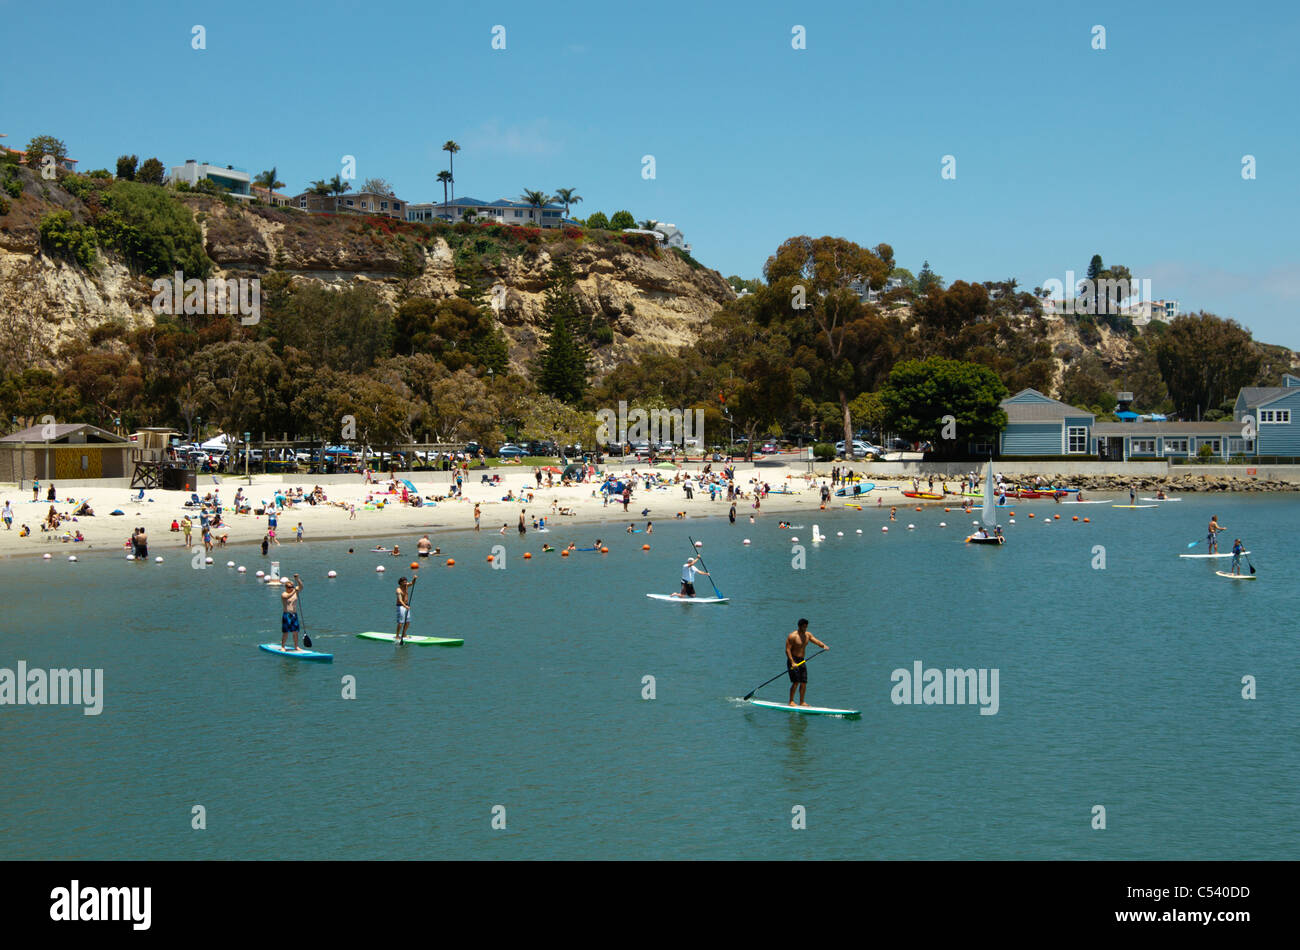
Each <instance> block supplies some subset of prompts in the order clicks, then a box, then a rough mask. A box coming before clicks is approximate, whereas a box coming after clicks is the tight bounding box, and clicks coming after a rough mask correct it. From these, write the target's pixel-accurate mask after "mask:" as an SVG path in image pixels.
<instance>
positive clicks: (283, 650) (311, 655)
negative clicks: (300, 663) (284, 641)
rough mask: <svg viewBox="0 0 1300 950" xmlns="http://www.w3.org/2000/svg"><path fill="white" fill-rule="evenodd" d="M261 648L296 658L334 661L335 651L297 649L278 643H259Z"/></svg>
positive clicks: (322, 661) (326, 661) (268, 651)
mask: <svg viewBox="0 0 1300 950" xmlns="http://www.w3.org/2000/svg"><path fill="white" fill-rule="evenodd" d="M257 646H258V648H259V649H262V650H265V651H266V652H267V653H275V654H278V655H279V656H287V657H292V658H293V659H295V660H317V661H319V662H321V663H333V662H334V654H333V653H318V652H316V651H315V650H295V649H293V648H292V647H282V646H280V644H278V643H259V644H258V645H257Z"/></svg>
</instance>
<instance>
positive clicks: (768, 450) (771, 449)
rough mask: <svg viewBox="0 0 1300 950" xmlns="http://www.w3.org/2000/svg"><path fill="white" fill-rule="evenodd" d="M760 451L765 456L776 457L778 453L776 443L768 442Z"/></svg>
mask: <svg viewBox="0 0 1300 950" xmlns="http://www.w3.org/2000/svg"><path fill="white" fill-rule="evenodd" d="M758 451H759V452H760V453H762V454H763V455H775V454H776V453H777V447H776V443H775V442H768V443H766V444H765V445H764V446H763V447H762V448H761V449H759V450H758Z"/></svg>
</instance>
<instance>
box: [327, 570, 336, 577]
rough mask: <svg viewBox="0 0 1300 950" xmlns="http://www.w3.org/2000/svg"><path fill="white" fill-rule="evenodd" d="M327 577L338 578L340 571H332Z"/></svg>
mask: <svg viewBox="0 0 1300 950" xmlns="http://www.w3.org/2000/svg"><path fill="white" fill-rule="evenodd" d="M325 576H326V577H338V576H339V572H338V571H330V572H329V573H328V574H326V575H325Z"/></svg>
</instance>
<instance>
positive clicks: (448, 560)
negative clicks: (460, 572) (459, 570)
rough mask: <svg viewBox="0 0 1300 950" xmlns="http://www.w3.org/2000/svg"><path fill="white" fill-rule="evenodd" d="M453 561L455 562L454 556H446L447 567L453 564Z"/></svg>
mask: <svg viewBox="0 0 1300 950" xmlns="http://www.w3.org/2000/svg"><path fill="white" fill-rule="evenodd" d="M455 563H456V559H455V558H454V557H449V558H447V566H448V567H451V566H452V565H454V564H455Z"/></svg>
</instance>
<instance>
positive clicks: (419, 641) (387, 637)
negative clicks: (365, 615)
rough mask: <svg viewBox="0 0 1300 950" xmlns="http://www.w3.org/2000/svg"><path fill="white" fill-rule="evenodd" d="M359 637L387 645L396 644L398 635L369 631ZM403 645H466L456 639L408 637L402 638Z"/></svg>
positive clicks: (359, 634)
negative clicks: (380, 641) (381, 641)
mask: <svg viewBox="0 0 1300 950" xmlns="http://www.w3.org/2000/svg"><path fill="white" fill-rule="evenodd" d="M357 636H358V637H359V638H360V639H362V640H383V641H384V642H386V643H395V642H396V641H397V634H395V633H380V632H378V631H376V630H367V631H366V632H365V633H358V634H357ZM402 643H404V644H405V643H411V644H414V645H415V646H417V647H460V646H464V645H465V641H464V640H457V639H455V638H454V637H416V636H411V635H407V636H405V637H402Z"/></svg>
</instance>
